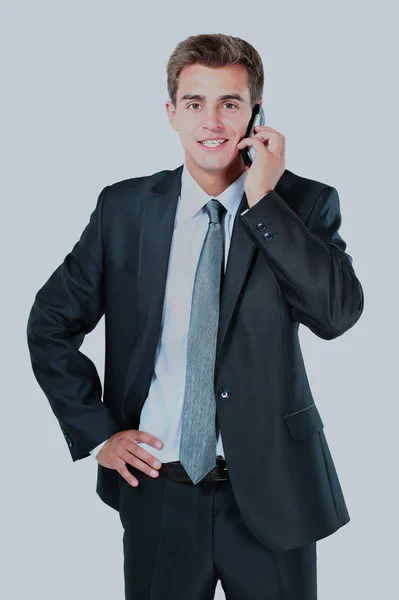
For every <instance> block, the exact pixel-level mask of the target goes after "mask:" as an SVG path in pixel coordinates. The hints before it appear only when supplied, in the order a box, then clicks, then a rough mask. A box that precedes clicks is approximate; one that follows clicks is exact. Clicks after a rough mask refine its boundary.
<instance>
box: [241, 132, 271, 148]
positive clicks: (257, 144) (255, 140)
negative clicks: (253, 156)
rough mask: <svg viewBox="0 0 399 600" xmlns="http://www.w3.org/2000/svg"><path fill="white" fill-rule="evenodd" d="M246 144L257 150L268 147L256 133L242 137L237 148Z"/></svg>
mask: <svg viewBox="0 0 399 600" xmlns="http://www.w3.org/2000/svg"><path fill="white" fill-rule="evenodd" d="M245 146H253V147H254V148H255V150H256V151H258V150H261V149H262V148H266V146H265V144H264V143H263V142H262V140H261V139H260V138H259V137H256V136H254V135H253V136H251V137H249V138H244V139H242V140H241V141H240V142H239V143H238V144H237V148H245Z"/></svg>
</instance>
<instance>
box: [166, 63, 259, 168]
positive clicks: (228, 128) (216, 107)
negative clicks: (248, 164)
mask: <svg viewBox="0 0 399 600" xmlns="http://www.w3.org/2000/svg"><path fill="white" fill-rule="evenodd" d="M247 84H248V81H247V71H246V69H245V67H244V66H243V65H230V66H228V67H219V68H210V67H205V66H203V65H198V64H195V65H188V66H186V67H184V69H183V70H182V71H181V73H180V76H179V85H178V89H177V95H176V107H174V106H173V104H172V103H171V102H169V101H168V102H167V103H166V107H167V111H168V117H169V121H170V123H171V125H172V127H173V129H174V130H175V131H178V132H179V135H180V141H181V144H182V146H183V148H184V151H185V158H186V163H187V165H188V167H191V169H190V170H191V171H194V172H198V169H199V170H200V171H206V172H208V173H211V172H223V171H226V170H227V168H228V167H230V166H231V165H232V164H233V163H237V165H239V167H240V168H242V169H243V164H244V163H243V161H242V158H241V156H240V153H239V150H238V148H237V147H236V146H237V144H238V142H239V141H240V140H241V139H242V138H243V137H244V136H245V132H246V129H247V126H248V122H249V120H250V118H251V114H252V105H251V99H250V94H249V89H248V85H247ZM235 94H237V95H238V96H239V97H231V98H229V97H227V96H233V95H235ZM187 95H189V96H190V97H186V96H187ZM192 96H202V97H201V98H200V97H192ZM222 96H224V97H222ZM261 103H262V101H260V104H261ZM208 138H211V139H226V140H227V141H226V142H224V143H223V144H221V145H220V146H217V147H212V148H209V147H208V148H207V147H205V146H204V145H203V144H202V143H201V141H202V140H205V139H208Z"/></svg>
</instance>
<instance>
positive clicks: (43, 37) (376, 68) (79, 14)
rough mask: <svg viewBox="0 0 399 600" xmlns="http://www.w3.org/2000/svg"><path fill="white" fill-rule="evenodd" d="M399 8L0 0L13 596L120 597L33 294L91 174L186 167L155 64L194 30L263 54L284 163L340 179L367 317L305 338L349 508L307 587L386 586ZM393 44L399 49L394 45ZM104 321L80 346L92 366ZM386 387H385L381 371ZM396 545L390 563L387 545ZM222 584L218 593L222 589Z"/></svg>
mask: <svg viewBox="0 0 399 600" xmlns="http://www.w3.org/2000/svg"><path fill="white" fill-rule="evenodd" d="M396 28H397V15H396V14H395V12H394V2H392V3H388V2H381V1H380V2H378V3H376V4H375V5H374V7H371V6H370V5H365V3H363V2H352V3H345V4H344V3H343V2H333V3H332V2H329V3H328V4H327V3H326V2H324V3H323V2H312V3H310V2H309V3H306V2H305V3H304V2H300V3H294V2H291V3H277V2H265V1H261V2H248V3H242V2H237V3H231V2H229V3H220V4H218V5H217V4H216V3H215V2H200V3H194V2H191V3H188V2H184V3H177V2H175V3H173V5H171V4H170V3H169V5H168V4H164V5H158V4H157V5H155V4H153V3H139V4H137V5H136V4H135V3H133V2H112V3H111V2H100V1H98V0H97V1H95V2H94V1H91V2H89V1H86V2H85V1H80V2H76V1H75V2H74V1H71V0H69V2H54V1H52V2H43V1H36V2H27V1H25V2H4V1H3V2H2V4H1V31H0V33H1V35H0V41H1V42H0V43H1V53H0V54H1V62H2V84H3V85H2V94H1V102H2V107H1V117H2V127H1V131H2V134H1V150H2V157H1V166H2V185H1V203H2V220H1V224H2V235H1V246H2V247H1V253H0V256H1V273H2V284H3V285H2V293H1V307H2V310H1V314H2V335H1V346H2V347H1V358H2V360H1V365H2V375H1V379H2V411H1V412H2V414H1V416H2V419H1V423H2V427H1V436H0V439H1V480H2V485H1V495H0V502H1V524H0V526H1V554H2V556H1V570H2V574H1V577H0V586H1V589H0V595H1V596H2V597H3V598H6V599H7V600H20V599H22V598H32V597H37V598H41V600H50V599H51V600H54V599H55V598H56V599H57V600H64V599H68V600H69V599H70V598H75V599H77V600H83V599H85V600H86V599H88V598H90V599H96V600H102V599H104V600H105V599H107V600H108V599H109V598H112V599H113V600H122V599H123V571H122V532H123V530H122V526H121V524H120V521H119V517H118V514H117V513H116V512H115V511H113V510H112V509H110V508H108V507H107V506H106V505H105V504H103V503H102V502H101V501H100V499H99V498H98V496H96V494H95V482H96V461H95V459H93V458H91V457H89V458H87V459H86V460H82V461H77V462H76V463H73V462H72V460H71V458H70V454H69V450H68V447H67V445H66V443H65V440H64V437H63V435H62V433H61V430H60V427H59V425H58V422H57V421H56V419H55V417H54V415H53V414H52V412H51V410H50V407H49V405H48V402H47V399H46V397H45V396H44V394H43V393H42V391H41V389H40V388H39V386H38V384H37V382H36V380H35V379H34V376H33V373H32V371H31V367H30V361H29V356H28V349H27V344H26V321H27V317H28V313H29V310H30V307H31V305H32V302H33V299H34V295H35V293H36V292H37V290H38V289H39V288H40V287H41V286H42V285H43V284H44V282H45V281H46V280H47V278H48V277H49V276H50V274H51V273H52V272H53V271H54V269H55V268H56V267H57V266H58V265H59V264H60V263H61V262H62V260H63V259H64V256H65V255H66V254H67V253H68V252H69V251H70V249H71V248H72V246H73V245H74V243H75V242H76V241H77V240H78V239H79V237H80V234H81V232H82V230H83V228H84V227H85V226H86V224H87V222H88V218H89V215H90V213H91V212H92V210H93V209H94V206H95V203H96V200H97V197H98V194H99V193H100V191H101V190H102V188H103V187H104V186H106V185H108V184H111V183H114V182H115V181H118V180H121V179H125V178H128V177H135V176H140V175H146V174H150V173H154V172H156V171H159V170H161V169H174V168H176V167H177V166H178V165H180V164H181V163H182V162H183V150H182V148H181V146H180V143H179V138H178V134H177V133H176V132H174V131H173V130H172V128H171V127H170V125H169V122H168V119H167V115H166V109H165V101H166V100H167V99H168V94H167V88H166V71H165V69H166V63H167V60H168V58H169V55H170V54H171V52H172V51H173V50H174V48H175V45H176V44H177V43H178V42H179V41H180V40H182V39H184V38H186V37H187V36H188V35H192V34H197V33H217V32H220V33H228V34H231V35H236V36H239V37H242V38H244V39H247V40H248V41H249V42H250V43H251V44H252V45H254V46H255V48H257V50H258V51H259V53H260V54H261V56H262V59H263V62H264V69H265V87H264V96H263V98H264V103H263V106H264V108H265V111H266V118H267V124H268V125H270V126H271V127H273V128H275V129H277V130H278V131H280V132H281V133H283V134H284V135H285V137H286V167H287V168H288V169H290V170H291V171H293V172H294V173H297V174H299V175H302V176H305V177H309V178H312V179H317V180H319V181H323V182H325V183H327V184H329V185H333V186H334V187H336V188H337V190H338V192H339V195H340V200H341V211H342V216H343V223H342V227H341V230H340V233H341V234H342V236H343V238H344V239H345V240H346V242H347V251H348V253H349V254H350V255H351V256H352V257H353V259H354V263H353V266H354V267H355V270H356V273H357V275H358V277H359V279H360V281H361V282H362V284H363V288H364V292H365V309H364V313H363V315H362V317H361V319H360V321H359V322H358V323H357V324H356V325H355V327H354V328H353V329H352V330H350V331H348V332H347V333H345V334H344V335H343V336H342V337H340V338H338V339H335V340H332V341H329V342H327V341H326V340H322V339H320V338H317V336H315V335H314V334H312V333H311V332H310V330H308V329H307V328H306V327H304V326H302V327H301V328H300V339H301V343H302V349H303V353H304V357H305V362H306V366H307V372H308V376H309V381H310V384H311V388H312V392H313V394H314V397H315V400H316V403H317V405H318V407H319V410H320V413H321V415H322V418H323V421H324V423H325V433H326V436H327V439H328V442H329V446H330V449H331V452H332V455H333V458H334V461H335V465H336V467H337V470H338V474H339V477H340V480H341V484H342V487H343V490H344V495H345V498H346V501H347V505H348V509H349V512H350V514H351V521H350V523H349V524H348V525H346V526H345V527H344V528H342V529H340V530H339V531H338V532H336V533H335V534H334V535H332V536H330V537H328V538H326V539H324V540H322V541H320V542H318V573H319V576H318V581H319V598H320V599H322V600H333V599H334V600H335V599H336V598H344V599H349V598H350V599H353V598H355V597H356V598H362V599H364V600H366V599H373V600H375V599H376V598H385V597H392V595H393V594H394V590H396V588H397V573H396V570H397V534H398V520H397V506H398V496H397V484H396V481H395V479H396V475H397V464H396V460H395V459H396V457H397V452H396V431H397V419H398V412H397V404H398V393H397V385H396V380H397V370H398V365H397V360H396V361H395V359H397V358H398V352H397V340H398V326H397V311H398V308H397V304H396V303H397V298H398V293H397V292H398V285H397V280H396V277H397V271H398V269H397V263H396V260H395V262H394V259H397V257H398V254H397V247H398V245H397V231H398V208H397V203H398V194H397V185H396V180H395V175H396V171H397V160H398V152H397V146H398V141H397V139H398V119H397V107H398V94H397V53H398V47H397V46H396V47H395V45H394V43H395V42H394V40H395V38H397V30H396ZM395 55H396V58H395ZM103 336H104V328H103V320H102V321H101V322H100V323H99V325H98V327H97V328H96V329H95V331H94V332H93V333H92V334H90V335H89V336H87V337H86V339H85V342H84V344H83V346H82V351H83V352H85V353H86V354H88V355H89V356H90V358H92V360H94V362H95V363H96V365H97V367H98V370H99V373H100V376H101V378H102V376H103V360H104V337H103ZM394 384H395V385H394ZM395 555H396V560H395ZM216 598H217V599H218V600H220V599H222V598H224V594H223V591H222V589H221V587H220V583H219V584H218V588H217V594H216Z"/></svg>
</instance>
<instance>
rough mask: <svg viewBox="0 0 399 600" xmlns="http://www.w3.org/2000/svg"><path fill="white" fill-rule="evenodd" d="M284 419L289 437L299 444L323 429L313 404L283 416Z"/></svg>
mask: <svg viewBox="0 0 399 600" xmlns="http://www.w3.org/2000/svg"><path fill="white" fill-rule="evenodd" d="M284 419H285V422H286V425H287V427H288V430H289V432H290V434H291V437H292V438H293V439H294V440H295V441H296V442H300V441H301V440H304V439H306V438H307V437H308V436H309V435H311V434H312V433H316V432H317V431H320V430H321V429H323V428H324V423H323V421H322V420H321V417H320V414H319V411H318V410H317V407H316V405H315V403H314V402H313V403H312V404H310V405H309V406H306V407H305V408H303V409H301V410H298V411H295V412H293V413H289V414H287V415H284Z"/></svg>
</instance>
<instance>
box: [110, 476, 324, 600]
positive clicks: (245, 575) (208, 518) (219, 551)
mask: <svg viewBox="0 0 399 600" xmlns="http://www.w3.org/2000/svg"><path fill="white" fill-rule="evenodd" d="M128 468H129V470H130V472H131V473H132V474H133V475H134V476H135V477H136V478H137V479H138V481H139V485H138V486H137V487H133V486H131V485H130V484H129V483H127V481H126V480H125V479H123V478H121V479H122V483H121V503H120V511H119V514H120V519H121V522H122V525H123V528H124V534H123V552H124V578H125V598H126V600H212V599H213V598H214V595H215V588H216V585H217V582H218V580H219V579H220V582H221V585H222V588H223V590H224V593H225V596H226V600H316V598H317V584H316V542H314V543H312V544H310V545H308V546H303V547H301V548H295V549H293V550H288V551H284V552H274V551H271V550H269V549H268V548H266V547H265V546H263V545H262V544H261V543H260V542H259V541H258V540H257V539H256V538H255V537H254V536H253V535H252V533H251V532H250V531H249V530H248V528H247V526H246V525H245V523H244V521H243V520H242V517H241V514H240V512H239V509H238V507H237V504H236V500H235V497H234V493H233V490H232V487H231V482H230V481H200V482H199V483H198V484H197V485H192V484H191V483H183V482H177V481H173V480H171V479H168V478H167V477H163V476H161V475H158V477H157V478H155V479H154V478H153V477H151V476H150V475H147V474H146V473H143V472H142V471H140V470H139V469H136V468H135V467H132V466H130V465H128Z"/></svg>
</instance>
